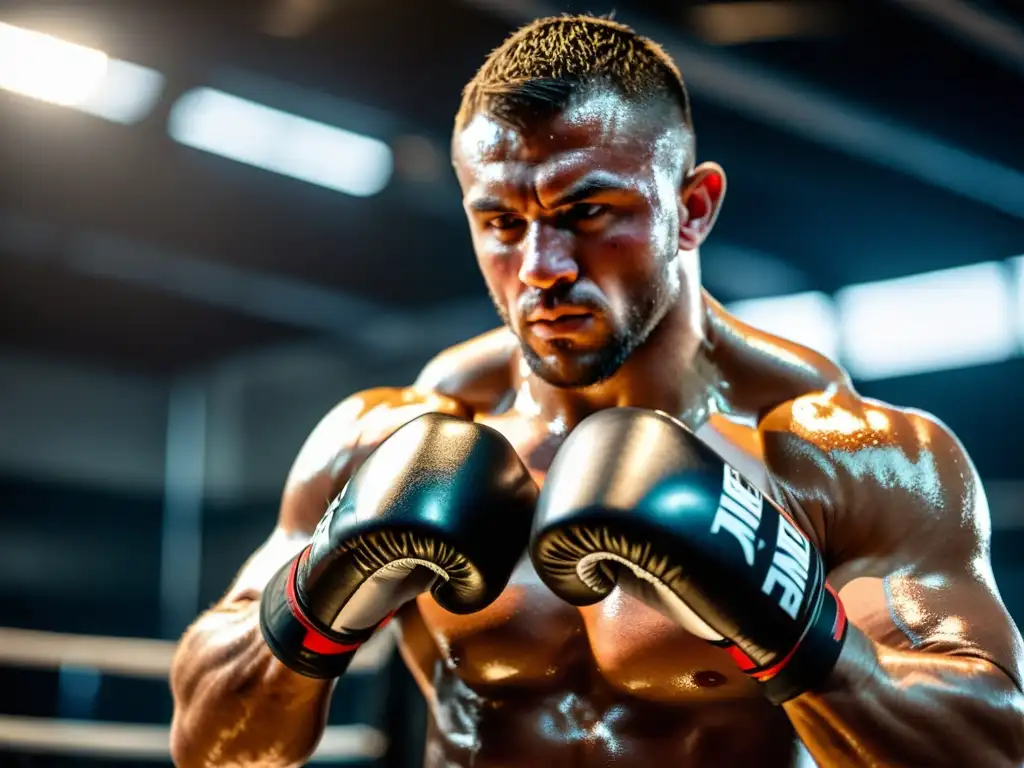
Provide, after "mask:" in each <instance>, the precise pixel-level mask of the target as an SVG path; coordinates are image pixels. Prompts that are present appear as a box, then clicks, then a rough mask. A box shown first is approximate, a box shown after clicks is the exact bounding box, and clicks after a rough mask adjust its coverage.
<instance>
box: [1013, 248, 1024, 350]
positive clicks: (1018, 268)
mask: <svg viewBox="0 0 1024 768" xmlns="http://www.w3.org/2000/svg"><path fill="white" fill-rule="evenodd" d="M1010 266H1011V268H1012V269H1013V296H1014V303H1015V304H1016V305H1017V317H1016V321H1017V322H1016V323H1015V325H1014V327H1015V328H1016V330H1017V344H1018V345H1019V347H1020V349H1021V351H1024V256H1017V257H1015V258H1013V259H1010Z"/></svg>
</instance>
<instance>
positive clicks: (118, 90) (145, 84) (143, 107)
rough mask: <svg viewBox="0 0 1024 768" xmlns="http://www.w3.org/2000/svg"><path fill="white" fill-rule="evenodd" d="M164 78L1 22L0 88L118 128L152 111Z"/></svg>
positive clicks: (124, 62) (79, 47) (102, 54)
mask: <svg viewBox="0 0 1024 768" xmlns="http://www.w3.org/2000/svg"><path fill="white" fill-rule="evenodd" d="M163 83H164V79H163V76H162V75H161V74H160V73H159V72H156V71H154V70H152V69H148V68H146V67H142V66H139V65H138V64H131V63H129V62H127V61H119V60H117V59H111V58H110V57H109V56H107V54H105V53H104V52H103V51H98V50H96V49H94V48H86V47H85V46H82V45H75V44H73V43H68V42H66V41H64V40H59V39H58V38H56V37H51V36H50V35H44V34H42V33H41V32H34V31H32V30H27V29H21V28H19V27H13V26H11V25H9V24H3V23H0V88H3V89H4V90H8V91H12V92H14V93H18V94H21V95H23V96H28V97H30V98H33V99H38V100H40V101H45V102H49V103H51V104H57V105H60V106H64V107H71V108H73V109H77V110H79V111H81V112H88V113H89V114H92V115H95V116H97V117H102V118H104V119H106V120H110V121H113V122H116V123H123V124H130V123H135V122H138V121H139V120H141V119H142V118H143V117H145V116H146V115H147V114H149V112H150V111H151V110H152V109H153V106H154V105H155V104H156V100H157V98H158V97H159V95H160V91H161V89H162V88H163Z"/></svg>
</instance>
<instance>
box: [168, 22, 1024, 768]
mask: <svg viewBox="0 0 1024 768" xmlns="http://www.w3.org/2000/svg"><path fill="white" fill-rule="evenodd" d="M453 154H454V163H455V169H456V172H457V175H458V178H459V181H460V183H461V186H462V190H463V194H464V204H465V208H466V211H467V215H468V218H469V222H470V227H471V230H472V236H473V243H474V248H475V251H476V255H477V259H478V262H479V265H480V268H481V270H482V272H483V275H484V278H485V280H486V283H487V286H488V288H489V290H490V293H491V295H492V297H493V299H494V302H495V305H496V306H497V308H498V311H499V313H500V314H501V316H502V318H503V319H504V321H505V324H506V326H507V329H508V330H507V331H499V332H496V333H494V334H491V335H489V336H488V337H486V338H485V339H483V340H481V341H478V342H477V343H476V344H474V345H470V346H468V347H466V348H464V349H461V350H458V351H457V352H456V353H453V354H454V359H455V362H456V365H455V366H454V369H453V370H447V366H448V363H447V362H446V359H447V360H449V362H450V359H451V358H442V360H441V361H439V362H438V363H436V364H435V365H433V366H431V367H429V368H428V370H427V371H426V373H425V378H424V381H423V382H421V386H419V387H413V388H410V389H407V390H394V389H384V390H372V391H369V392H364V393H362V394H359V395H356V396H354V397H351V398H349V399H348V400H346V401H344V402H343V403H341V404H340V405H339V406H338V407H337V408H335V409H334V410H333V411H332V412H331V413H330V414H329V415H328V416H327V417H326V418H325V419H324V421H323V422H322V423H321V424H320V425H319V426H318V427H317V428H316V429H315V431H314V432H313V434H312V435H311V437H310V438H309V440H308V441H307V443H306V445H305V446H304V447H303V449H302V451H301V452H300V455H299V457H298V459H297V460H296V463H295V466H294V468H293V471H292V473H291V475H290V476H289V479H288V483H287V487H286V489H285V493H284V498H283V502H282V506H281V513H280V521H279V525H278V528H277V530H276V531H275V532H274V533H273V535H271V537H270V539H269V540H268V542H267V543H266V545H265V546H264V547H263V548H262V549H261V550H260V551H258V552H257V553H256V554H255V555H254V556H253V558H252V559H251V560H250V561H249V562H248V563H247V564H246V565H245V567H244V568H243V569H242V572H241V573H240V575H239V577H238V579H237V580H236V582H235V584H234V585H233V586H232V587H231V588H230V590H229V591H228V593H227V595H226V596H225V597H224V598H223V600H222V601H221V602H220V603H219V604H217V605H216V606H215V607H214V608H213V609H211V610H210V611H208V612H206V613H205V614H203V615H202V616H201V617H200V618H199V619H198V620H197V622H196V623H195V624H194V625H193V626H192V627H191V628H190V629H189V630H188V631H187V632H186V634H185V636H184V637H183V638H182V640H181V644H180V647H179V651H178V654H177V656H176V659H175V664H174V668H173V671H172V688H173V692H174V696H175V716H174V723H173V738H172V750H173V754H174V758H175V761H176V763H177V765H179V766H181V768H190V767H191V766H197V767H198V766H217V765H224V766H228V765H230V766H239V765H241V766H245V765H252V766H257V765H259V766H287V765H297V764H301V763H302V762H303V761H304V760H305V759H306V758H307V757H308V756H309V755H310V754H311V753H312V751H313V750H314V748H315V745H316V743H317V741H318V739H319V737H320V735H321V733H322V731H323V728H324V721H325V717H326V711H327V704H328V700H329V698H330V696H331V694H332V690H333V684H332V680H333V679H335V678H336V677H337V676H338V675H341V674H343V673H344V670H345V668H346V667H347V665H348V661H349V659H350V658H351V656H352V654H353V652H354V650H355V648H357V647H358V645H359V643H360V642H362V641H363V640H365V639H366V638H367V637H369V636H370V634H372V632H373V631H375V630H376V629H377V628H379V627H380V626H382V625H383V624H384V623H385V622H386V621H388V619H389V618H390V617H391V616H394V617H395V620H396V622H397V624H398V625H399V629H400V650H401V653H402V656H403V658H404V660H405V662H406V663H407V664H408V666H409V668H410V670H411V671H412V674H413V675H414V677H415V678H416V680H417V681H418V683H419V685H420V687H421V689H422V691H423V693H424V695H425V697H426V700H427V704H428V710H429V713H430V723H429V728H428V740H427V752H426V756H425V762H426V764H427V765H429V766H471V765H472V766H478V767H483V766H499V765H501V766H548V765H550V766H556V765H558V766H562V765H575V766H606V765H611V764H614V765H621V766H643V768H650V767H651V766H660V765H666V766H669V765H671V766H732V765H735V766H747V765H758V766H769V767H774V766H788V765H793V764H794V763H795V761H796V760H797V759H798V758H797V755H798V753H799V751H800V748H801V742H802V745H803V748H805V749H806V750H807V751H809V752H810V754H811V755H812V756H813V757H814V759H815V760H816V761H817V762H818V763H819V764H821V765H842V766H877V765H898V766H921V767H924V766H978V767H979V768H980V767H981V766H986V767H987V766H993V767H996V766H1013V765H1021V764H1022V762H1024V707H1022V695H1021V681H1022V665H1021V659H1022V645H1021V637H1020V635H1019V633H1018V631H1017V628H1016V627H1015V626H1014V624H1013V622H1012V620H1011V619H1010V618H1009V616H1008V615H1007V613H1006V611H1005V608H1004V606H1003V604H1002V602H1001V600H1000V598H999V595H998V592H997V590H996V586H995V584H994V581H993V577H992V573H991V570H990V567H989V560H988V540H989V521H988V509H987V506H986V501H985V496H984V492H983V490H982V487H981V484H980V482H979V480H978V477H977V475H976V473H975V470H974V468H973V466H972V465H971V462H970V460H969V458H968V457H967V456H966V454H965V452H964V449H963V447H962V446H961V445H960V444H959V443H958V442H957V440H956V438H955V437H954V436H953V435H952V434H951V433H950V432H949V431H948V430H947V429H946V428H945V427H944V426H943V425H942V424H940V423H939V422H937V421H936V420H935V419H933V418H931V417H929V416H927V415H925V414H922V413H920V412H917V411H908V410H901V409H898V408H895V407H892V406H888V405H885V404H883V403H879V402H875V401H868V400H865V399H863V398H861V397H859V396H858V395H857V393H856V392H855V391H854V390H853V389H852V387H851V386H850V383H849V381H848V379H847V378H846V377H845V376H844V375H843V374H842V372H841V371H839V370H837V369H836V368H835V367H834V366H832V365H831V364H830V363H829V362H828V361H825V360H823V359H822V358H821V357H819V356H818V355H815V354H814V353H812V352H810V351H808V350H806V349H802V348H800V347H797V346H794V345H791V344H787V343H785V342H783V341H782V340H779V339H777V338H772V337H770V336H767V335H765V334H760V333H757V332H754V331H752V330H751V329H749V328H746V327H744V326H743V325H741V324H739V323H738V322H736V321H735V320H733V319H732V318H730V317H729V316H728V315H727V314H726V313H725V312H724V310H722V308H721V307H719V306H718V305H717V304H715V303H714V301H713V300H711V299H710V297H707V296H706V295H704V294H703V293H702V291H701V288H700V281H699V264H698V256H697V254H698V248H699V246H700V245H701V243H702V242H703V240H704V239H705V237H707V235H708V233H709V232H710V230H711V228H712V226H713V224H714V221H715V218H716V215H717V213H718V210H719V207H720V205H721V202H722V199H723V197H724V193H725V188H726V185H725V175H724V173H723V171H722V169H721V168H720V167H718V166H717V165H714V164H711V163H705V164H701V165H695V164H694V138H693V132H692V127H691V123H690V113H689V105H688V102H687V97H686V92H685V89H684V88H683V84H682V80H681V78H680V76H679V73H678V71H677V70H676V68H675V66H674V65H673V64H672V62H671V61H670V60H669V59H668V58H667V57H666V56H665V55H664V54H663V53H662V52H661V51H660V49H659V48H658V47H657V46H656V45H654V44H653V43H651V42H650V41H647V40H645V39H643V38H640V37H638V36H636V35H635V34H634V33H632V31H630V30H629V29H627V28H625V27H623V26H620V25H618V24H615V23H613V22H610V21H606V20H601V19H595V18H590V17H565V18H558V19H548V20H542V21H538V22H535V23H534V24H531V25H529V26H527V27H525V28H523V29H521V30H519V31H518V32H517V33H515V34H514V35H513V36H512V37H511V38H510V39H509V40H508V41H506V43H505V44H504V45H503V46H502V47H500V48H499V49H497V50H496V51H495V52H493V53H492V54H491V56H490V57H489V58H488V60H487V62H486V63H485V64H484V66H483V67H482V68H481V70H480V71H479V73H478V74H477V75H476V77H475V78H474V79H473V81H472V82H471V83H470V84H469V86H468V87H467V89H466V91H465V93H464V96H463V104H462V108H461V110H460V112H459V115H458V118H457V120H456V126H455V134H454V140H453ZM512 339H515V341H516V342H517V346H518V349H516V348H515V347H514V346H513V345H512V344H511V343H510V342H511V340H512ZM467 361H468V363H467ZM461 367H465V368H466V369H468V373H466V372H465V371H461V372H460V368H461ZM453 373H454V377H453ZM462 373H466V375H462ZM427 379H435V382H434V383H435V386H433V387H426V386H422V385H423V384H424V383H425V382H426V380H427ZM506 390H510V391H511V392H512V393H513V396H512V397H511V398H504V397H503V394H504V393H505V391H506ZM499 403H500V407H499ZM471 406H472V407H471ZM374 448H376V449H377V450H376V451H373V449H374ZM371 451H373V453H372V454H371ZM368 457H369V458H368ZM553 459H554V464H552V461H553ZM723 462H726V463H723ZM350 481H351V482H350ZM716 484H717V485H716ZM343 488H344V491H343V492H341V493H340V495H339V496H338V497H337V499H336V500H335V501H334V502H333V503H332V504H331V506H330V508H329V509H327V506H328V502H329V501H330V500H331V499H332V498H334V496H335V494H339V492H340V491H342V489H343ZM727 497H728V498H727ZM325 509H327V513H326V514H325ZM723 510H724V511H723ZM318 522H319V525H318ZM314 529H315V530H314ZM784 531H788V533H787V534H786V535H787V536H788V539H786V542H788V543H786V542H783V538H784V537H783V532H784ZM776 533H778V543H777V542H776ZM784 550H785V551H784ZM786 552H789V553H790V554H791V555H793V554H794V553H795V559H793V558H791V559H790V560H788V561H787V562H788V563H789V565H786V566H785V567H784V568H783V571H782V572H780V573H775V572H772V571H771V569H772V568H774V567H775V564H776V563H777V561H778V558H782V559H783V560H785V557H786ZM778 562H781V561H778ZM826 577H827V583H826V582H825V578H826ZM787 580H788V581H787ZM271 648H273V650H271Z"/></svg>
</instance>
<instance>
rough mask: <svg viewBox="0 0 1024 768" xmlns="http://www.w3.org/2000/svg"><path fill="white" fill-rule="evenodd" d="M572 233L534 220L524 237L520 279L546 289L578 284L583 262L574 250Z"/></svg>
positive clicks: (531, 285) (530, 284)
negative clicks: (576, 257) (580, 266)
mask: <svg viewBox="0 0 1024 768" xmlns="http://www.w3.org/2000/svg"><path fill="white" fill-rule="evenodd" d="M572 248H573V244H572V234H571V233H569V232H565V231H560V230H559V229H557V228H555V227H551V226H546V225H545V224H544V223H543V222H540V221H537V222H533V223H532V224H531V225H530V227H529V229H528V230H527V232H526V237H524V238H523V240H522V249H523V261H522V264H521V265H520V267H519V280H520V281H521V282H522V283H523V284H524V285H529V286H530V287H532V288H539V289H540V290H542V291H546V290H548V289H549V288H553V287H554V286H555V285H557V284H558V283H574V282H576V279H577V278H578V277H579V265H578V264H577V263H576V259H575V257H574V255H573V252H572Z"/></svg>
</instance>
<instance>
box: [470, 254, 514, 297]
mask: <svg viewBox="0 0 1024 768" xmlns="http://www.w3.org/2000/svg"><path fill="white" fill-rule="evenodd" d="M476 260H477V264H478V265H479V266H480V274H482V275H483V278H484V282H486V283H487V287H488V288H489V289H490V290H491V293H493V294H494V295H495V296H498V297H499V298H502V299H504V300H506V301H511V300H512V298H513V297H514V294H515V291H516V289H517V286H518V284H519V266H518V260H517V259H516V258H515V254H514V253H511V252H509V253H506V252H503V251H499V250H496V249H493V248H491V249H480V248H478V249H477V259H476Z"/></svg>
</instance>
